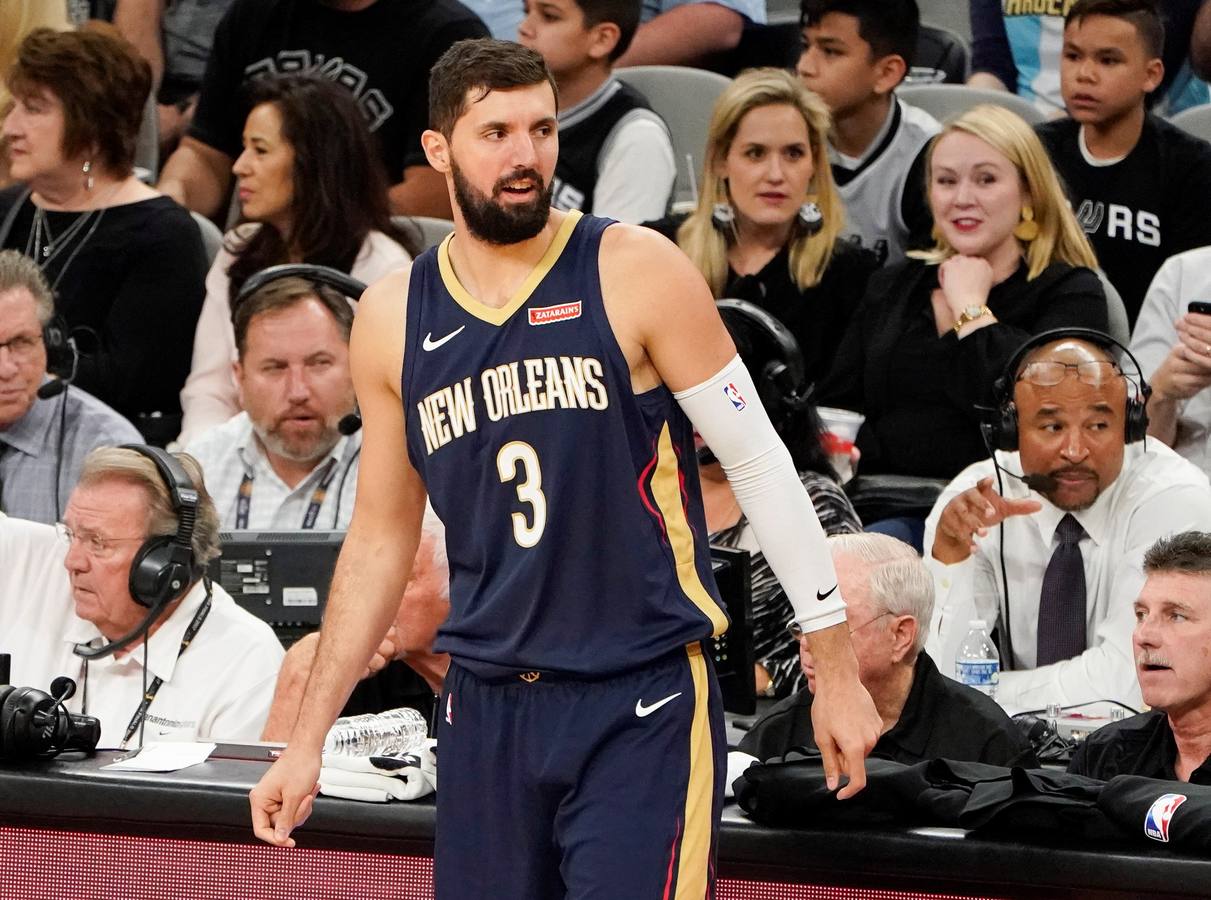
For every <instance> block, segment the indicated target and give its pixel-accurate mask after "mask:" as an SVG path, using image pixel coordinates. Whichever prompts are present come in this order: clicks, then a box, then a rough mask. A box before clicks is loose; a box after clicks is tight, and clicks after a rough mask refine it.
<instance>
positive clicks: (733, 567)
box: [708, 547, 757, 716]
mask: <svg viewBox="0 0 1211 900" xmlns="http://www.w3.org/2000/svg"><path fill="white" fill-rule="evenodd" d="M711 566H712V568H713V569H714V572H715V584H716V586H717V587H718V588H719V596H720V597H721V598H722V599H723V605H724V607H725V608H726V609H727V614H728V617H729V618H730V619H731V620H732V624H731V625H730V626H729V627H728V630H727V631H726V632H724V633H723V634H722V635H720V636H719V637H717V638H711V639H710V641H709V642H708V646H709V647H710V651H711V658H712V659H713V661H714V663H715V674H716V675H717V676H718V677H719V690H720V692H721V693H722V695H723V708H724V709H725V710H727V711H728V712H730V713H736V714H737V715H741V716H751V715H752V714H753V713H755V712H756V711H757V675H756V667H755V663H756V660H755V659H754V657H755V653H754V651H753V584H752V567H751V564H750V560H749V553H748V551H747V550H734V549H731V548H728V547H711Z"/></svg>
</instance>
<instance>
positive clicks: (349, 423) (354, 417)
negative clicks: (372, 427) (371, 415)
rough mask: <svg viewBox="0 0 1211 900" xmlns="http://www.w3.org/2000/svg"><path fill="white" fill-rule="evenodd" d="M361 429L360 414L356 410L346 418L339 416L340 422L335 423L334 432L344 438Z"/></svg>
mask: <svg viewBox="0 0 1211 900" xmlns="http://www.w3.org/2000/svg"><path fill="white" fill-rule="evenodd" d="M361 427H362V414H361V413H360V412H359V411H358V410H354V411H353V412H351V413H349V415H347V416H341V420H340V421H339V422H337V423H336V430H337V431H339V432H340V433H341V434H343V435H344V436H345V437H349V435H351V434H356V433H357V432H358V430H359V429H360V428H361Z"/></svg>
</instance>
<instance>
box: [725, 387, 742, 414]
mask: <svg viewBox="0 0 1211 900" xmlns="http://www.w3.org/2000/svg"><path fill="white" fill-rule="evenodd" d="M723 396H725V397H727V399H728V400H730V401H731V403H732V406H734V407H736V412H740V411H741V410H742V409H744V408H745V407H746V406H748V404H747V403H745V402H744V398H743V397H741V396H740V391H739V390H738V389H737V388H736V385H734V384H732V383H731V382H730V381H729V382H728V383H727V386H726V387H725V388H724V389H723Z"/></svg>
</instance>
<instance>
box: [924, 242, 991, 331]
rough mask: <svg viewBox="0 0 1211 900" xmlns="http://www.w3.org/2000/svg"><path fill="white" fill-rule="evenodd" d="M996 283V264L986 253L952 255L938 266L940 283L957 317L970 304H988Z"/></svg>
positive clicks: (951, 309)
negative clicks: (992, 264)
mask: <svg viewBox="0 0 1211 900" xmlns="http://www.w3.org/2000/svg"><path fill="white" fill-rule="evenodd" d="M992 284H993V278H992V266H991V265H990V264H989V262H988V260H986V259H984V257H982V256H952V257H950V259H948V260H946V261H945V262H943V263H942V265H941V266H939V267H938V286H939V287H940V288H941V289H942V294H943V296H945V298H946V305H947V306H948V307H950V311H951V313H952V314H953V315H954V317H955V318H956V319H957V318H958V316H959V314H960V313H962V312H963V310H965V309H967V308H968V307H970V306H982V305H984V304H985V303H987V302H988V293H989V292H990V291H991V290H992Z"/></svg>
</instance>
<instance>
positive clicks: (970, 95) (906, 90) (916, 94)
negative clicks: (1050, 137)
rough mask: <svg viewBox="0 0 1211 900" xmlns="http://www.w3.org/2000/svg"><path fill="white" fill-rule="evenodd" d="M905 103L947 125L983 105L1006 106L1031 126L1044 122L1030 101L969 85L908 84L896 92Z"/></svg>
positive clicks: (1041, 115)
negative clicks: (948, 121)
mask: <svg viewBox="0 0 1211 900" xmlns="http://www.w3.org/2000/svg"><path fill="white" fill-rule="evenodd" d="M896 94H897V96H899V98H900V99H901V100H903V101H904V102H905V103H909V104H911V105H913V106H916V107H920V108H921V109H923V110H925V111H926V112H927V113H929V114H930V115H932V116H933V117H934V118H935V119H937V120H938V121H939V122H945V121H946V120H947V119H951V118H953V117H955V116H957V115H959V114H960V113H963V112H966V111H967V110H969V109H971V108H972V107H973V106H979V105H980V104H981V103H993V104H996V105H997V106H1003V107H1005V108H1006V109H1008V110H1011V111H1013V112H1015V113H1017V114H1018V115H1019V116H1021V117H1022V118H1023V119H1025V120H1026V121H1027V122H1028V123H1029V124H1031V125H1037V124H1039V123H1040V122H1042V121H1044V116H1043V114H1042V113H1041V112H1039V111H1038V110H1037V109H1035V107H1034V104H1032V103H1031V102H1030V101H1029V100H1026V99H1023V98H1022V97H1019V96H1018V95H1017V94H1010V93H1008V92H1007V91H990V90H985V89H984V88H974V87H968V86H967V85H965V84H905V85H901V86H900V87H898V88H896Z"/></svg>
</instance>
